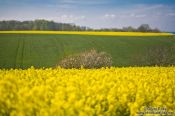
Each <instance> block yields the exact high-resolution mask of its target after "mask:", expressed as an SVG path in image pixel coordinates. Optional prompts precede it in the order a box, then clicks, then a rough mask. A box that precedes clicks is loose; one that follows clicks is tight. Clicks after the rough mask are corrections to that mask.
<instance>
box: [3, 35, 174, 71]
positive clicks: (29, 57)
mask: <svg viewBox="0 0 175 116" xmlns="http://www.w3.org/2000/svg"><path fill="white" fill-rule="evenodd" d="M174 44H175V38H174V37H173V36H157V37H128V36H126V37H125V36H92V35H47V34H46V35H44V34H43V35H37V34H0V68H28V67H31V66H34V67H37V68H41V67H54V66H55V65H56V64H57V63H58V62H59V61H60V60H61V59H62V58H64V57H65V56H68V55H71V54H76V53H79V52H83V51H86V50H90V49H92V48H94V49H97V50H98V51H105V52H107V53H109V54H111V56H112V59H113V66H136V65H137V66H138V65H142V66H143V65H148V64H147V61H146V59H145V57H146V52H147V50H148V49H149V48H154V47H159V46H166V47H171V46H174Z"/></svg>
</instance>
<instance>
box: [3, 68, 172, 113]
mask: <svg viewBox="0 0 175 116" xmlns="http://www.w3.org/2000/svg"><path fill="white" fill-rule="evenodd" d="M152 109H153V110H152ZM174 111H175V67H140V68H139V67H133V68H131V67H130V68H113V67H112V68H102V69H62V68H56V69H52V68H48V69H35V68H33V67H31V68H29V69H26V70H21V69H11V70H3V69H1V70H0V115H2V116H9V115H11V116H36V115H37V116H65V115H66V116H78V115H80V116H136V115H137V114H141V113H142V114H143V113H145V112H147V113H156V112H161V113H169V114H172V113H173V112H174ZM172 115H173V114H172ZM154 116H155V115H154Z"/></svg>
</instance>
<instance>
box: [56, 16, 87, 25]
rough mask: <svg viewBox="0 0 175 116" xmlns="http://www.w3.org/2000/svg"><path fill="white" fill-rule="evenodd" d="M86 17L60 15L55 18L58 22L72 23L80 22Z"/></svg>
mask: <svg viewBox="0 0 175 116" xmlns="http://www.w3.org/2000/svg"><path fill="white" fill-rule="evenodd" d="M85 18H86V17H85V16H83V15H82V16H75V15H66V14H64V15H61V16H58V17H57V18H56V20H57V21H58V22H63V23H74V22H77V21H80V20H84V19H85Z"/></svg>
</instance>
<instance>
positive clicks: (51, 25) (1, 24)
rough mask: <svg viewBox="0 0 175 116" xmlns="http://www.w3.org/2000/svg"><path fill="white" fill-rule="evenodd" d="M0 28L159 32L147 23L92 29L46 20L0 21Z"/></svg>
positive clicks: (2, 29)
mask: <svg viewBox="0 0 175 116" xmlns="http://www.w3.org/2000/svg"><path fill="white" fill-rule="evenodd" d="M0 30H1V31H5V30H53V31H116V32H160V30H159V29H157V28H155V29H152V28H151V27H150V26H149V25H148V24H142V25H140V26H139V27H138V28H134V27H131V26H129V27H123V28H122V29H119V28H101V29H92V28H89V27H86V26H77V25H75V24H70V23H56V22H54V21H47V20H43V19H42V20H34V21H16V20H8V21H5V20H4V21H0Z"/></svg>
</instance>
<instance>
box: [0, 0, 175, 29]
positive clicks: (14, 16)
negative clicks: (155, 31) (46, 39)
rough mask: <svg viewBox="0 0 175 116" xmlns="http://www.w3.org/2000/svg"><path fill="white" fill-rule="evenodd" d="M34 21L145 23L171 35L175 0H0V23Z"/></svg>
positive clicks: (174, 26) (116, 25)
mask: <svg viewBox="0 0 175 116" xmlns="http://www.w3.org/2000/svg"><path fill="white" fill-rule="evenodd" d="M35 19H46V20H53V21H55V22H62V23H74V24H76V25H80V26H88V27H91V28H122V27H127V26H133V27H136V28H137V27H138V26H139V25H141V24H149V25H150V26H151V27H152V28H156V27H157V28H159V29H160V30H162V31H169V32H175V0H0V20H20V21H24V20H35Z"/></svg>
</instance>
